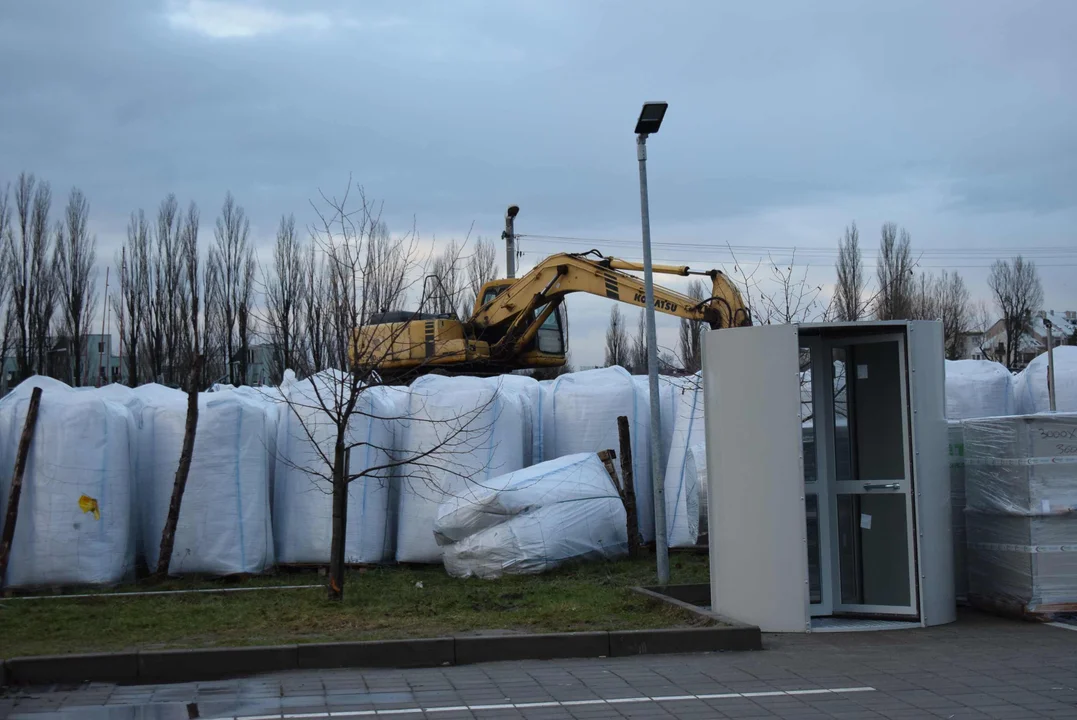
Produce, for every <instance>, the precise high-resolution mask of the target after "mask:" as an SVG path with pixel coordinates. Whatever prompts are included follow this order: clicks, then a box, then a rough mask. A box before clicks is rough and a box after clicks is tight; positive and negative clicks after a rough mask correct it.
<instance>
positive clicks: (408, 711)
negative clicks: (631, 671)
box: [210, 686, 875, 720]
mask: <svg viewBox="0 0 1077 720" xmlns="http://www.w3.org/2000/svg"><path fill="white" fill-rule="evenodd" d="M860 692H875V688H873V687H867V686H865V687H846V688H810V689H805V690H762V691H758V692H742V693H737V692H730V693H701V694H698V695H656V696H654V697H651V696H648V695H641V696H639V697H621V698H595V699H592V700H562V701H558V700H543V701H540V702H523V703H499V704H496V705H435V706H433V707H410V708H386V709H385V710H334V711H331V712H321V713H300V714H295V713H281V714H278V715H226V716H223V717H218V718H211V719H210V720H279V719H284V718H289V719H290V718H338V717H374V716H377V717H381V716H387V715H414V714H419V713H427V714H429V713H441V712H463V711H469V712H473V711H476V710H513V709H515V710H526V709H528V708H542V707H578V706H580V705H620V704H623V703H647V702H653V703H662V702H685V701H689V700H728V699H732V698H748V699H751V698H757V697H784V696H794V697H795V696H797V695H844V694H848V693H860Z"/></svg>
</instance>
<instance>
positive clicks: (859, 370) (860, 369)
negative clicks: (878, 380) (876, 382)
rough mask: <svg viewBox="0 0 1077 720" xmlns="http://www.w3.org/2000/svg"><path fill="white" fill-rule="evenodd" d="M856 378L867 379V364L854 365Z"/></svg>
mask: <svg viewBox="0 0 1077 720" xmlns="http://www.w3.org/2000/svg"><path fill="white" fill-rule="evenodd" d="M856 379H857V380H867V379H868V366H867V365H857V366H856Z"/></svg>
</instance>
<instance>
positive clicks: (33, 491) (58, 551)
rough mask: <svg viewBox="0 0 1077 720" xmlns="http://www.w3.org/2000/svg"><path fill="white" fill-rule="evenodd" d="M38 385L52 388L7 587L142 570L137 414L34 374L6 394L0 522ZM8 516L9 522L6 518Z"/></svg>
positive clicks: (29, 465) (37, 432)
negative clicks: (137, 533)
mask: <svg viewBox="0 0 1077 720" xmlns="http://www.w3.org/2000/svg"><path fill="white" fill-rule="evenodd" d="M34 387H41V388H42V395H41V404H40V405H39V408H38V417H37V424H36V426H35V429H34V436H33V440H32V442H31V444H30V452H29V455H28V456H27V462H26V469H25V472H24V474H23V485H22V496H21V498H20V501H19V516H18V523H17V524H16V526H15V537H14V539H13V541H12V545H11V556H10V559H9V561H8V569H7V574H6V577H5V582H4V585H5V586H6V587H13V588H19V587H37V586H59V585H107V584H113V583H118V582H121V581H123V580H125V579H130V577H132V576H133V574H134V562H135V543H134V503H133V499H132V479H131V457H132V456H131V448H130V442H131V438H130V434H131V422H130V413H129V412H128V410H127V409H126V408H125V407H124V406H123V405H120V404H118V403H115V402H111V401H109V400H107V399H105V398H103V397H101V396H99V395H97V394H96V393H90V392H74V391H72V390H71V388H69V387H68V386H67V385H65V384H63V383H61V382H59V381H56V380H52V379H50V378H38V377H34V378H30V379H29V380H27V381H25V382H23V383H22V384H20V385H19V386H18V387H16V388H15V389H14V390H13V391H12V392H11V393H10V394H8V395H7V396H6V397H5V398H3V400H0V519H2V518H3V517H5V515H6V512H7V503H8V493H9V491H10V488H11V477H12V473H13V470H14V466H15V459H16V455H17V452H18V445H19V439H20V437H21V435H22V428H23V425H24V424H25V421H26V413H27V410H28V408H29V405H30V395H31V392H32V390H33V388H34ZM0 522H2V520H0Z"/></svg>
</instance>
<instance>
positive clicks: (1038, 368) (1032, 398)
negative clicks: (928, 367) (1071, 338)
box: [947, 345, 1077, 415]
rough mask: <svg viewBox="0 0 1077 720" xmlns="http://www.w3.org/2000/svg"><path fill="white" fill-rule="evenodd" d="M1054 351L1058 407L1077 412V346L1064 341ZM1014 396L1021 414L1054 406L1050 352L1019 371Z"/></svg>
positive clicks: (1018, 412) (1032, 412) (1046, 410)
mask: <svg viewBox="0 0 1077 720" xmlns="http://www.w3.org/2000/svg"><path fill="white" fill-rule="evenodd" d="M1053 354H1054V356H1055V358H1054V359H1055V410H1056V411H1057V412H1077V347H1074V346H1072V345H1062V346H1060V347H1057V348H1055V349H1054V351H1053ZM947 369H949V368H947ZM1014 396H1015V398H1016V404H1017V408H1016V413H1017V414H1018V415H1033V414H1035V413H1041V412H1049V411H1050V410H1051V400H1050V397H1049V395H1048V393H1047V353H1044V354H1042V355H1040V356H1038V357H1036V358H1035V359H1034V360H1033V361H1032V362H1030V363H1029V364H1028V367H1026V368H1025V369H1024V370H1022V371H1021V372H1020V373H1018V374H1017V379H1016V380H1015V382H1014Z"/></svg>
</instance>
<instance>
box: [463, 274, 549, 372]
mask: <svg viewBox="0 0 1077 720" xmlns="http://www.w3.org/2000/svg"><path fill="white" fill-rule="evenodd" d="M515 282H516V281H515V280H512V279H507V278H506V279H501V280H491V281H490V282H488V283H486V284H485V285H483V286H482V290H481V292H480V293H479V297H478V299H476V301H475V311H474V314H473V317H474V316H477V315H478V314H479V312H480V310H481V309H482V308H483V307H484V306H485V305H486V304H487V303H489V302H490V301H492V300H493V299H494V298H496V297H497V296H498V295H500V294H501V293H503V292H505V290H506V289H508V288H510V287H512V285H513V284H514V283H515ZM544 309H545V306H543V307H539V308H536V309H535V311H534V313H533V314H532V317H533V318H538V317H539V316H540V315H541V314H542V313H543V310H544ZM567 325H568V323H567V322H566V317H565V306H564V305H563V304H562V303H560V302H558V303H557V304H556V306H555V307H554V309H553V311H552V312H550V313H549V314H548V315H547V316H546V318H545V319H544V320H543V321H542V324H541V325H540V326H539V329H538V332H537V333H535V339H534V340H532V341H531V342H530V343H528V345H527V347H526V349H525V351H524V358H523V359H524V361H525V362H535V363H537V365H539V366H542V367H547V366H550V365H563V364H564V361H565V352H566V349H567V347H568V342H567V340H566V338H565V328H566V326H567ZM483 339H487V340H488V342H490V343H491V344H493V343H494V342H496V341H497V340H499V339H500V338H497V337H489V338H486V337H484V338H483Z"/></svg>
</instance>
